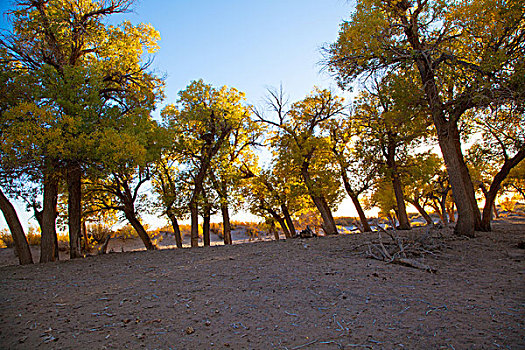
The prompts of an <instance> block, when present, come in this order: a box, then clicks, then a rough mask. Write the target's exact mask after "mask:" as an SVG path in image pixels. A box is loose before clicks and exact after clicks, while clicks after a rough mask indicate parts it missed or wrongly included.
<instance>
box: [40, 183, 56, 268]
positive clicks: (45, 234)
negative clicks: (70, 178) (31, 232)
mask: <svg viewBox="0 0 525 350" xmlns="http://www.w3.org/2000/svg"><path fill="white" fill-rule="evenodd" d="M43 201H44V203H43V208H42V211H40V212H38V213H36V216H37V220H38V223H39V224H40V230H41V241H40V247H41V249H40V262H41V263H46V262H51V261H55V260H56V259H57V255H58V249H57V245H58V243H57V242H58V240H57V232H56V218H57V201H58V178H57V177H56V176H55V175H54V174H45V175H44V198H43Z"/></svg>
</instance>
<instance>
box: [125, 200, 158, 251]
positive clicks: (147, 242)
mask: <svg viewBox="0 0 525 350" xmlns="http://www.w3.org/2000/svg"><path fill="white" fill-rule="evenodd" d="M124 214H125V215H126V219H127V220H128V221H129V223H130V224H131V226H133V228H134V229H135V231H136V232H137V234H138V235H139V237H140V239H141V240H142V242H143V243H144V246H145V247H146V249H147V250H154V249H155V246H154V245H153V243H152V242H151V239H150V238H149V235H148V233H147V232H146V230H145V229H144V226H142V224H141V223H140V221H139V219H137V216H136V215H135V212H134V211H133V210H126V211H125V212H124Z"/></svg>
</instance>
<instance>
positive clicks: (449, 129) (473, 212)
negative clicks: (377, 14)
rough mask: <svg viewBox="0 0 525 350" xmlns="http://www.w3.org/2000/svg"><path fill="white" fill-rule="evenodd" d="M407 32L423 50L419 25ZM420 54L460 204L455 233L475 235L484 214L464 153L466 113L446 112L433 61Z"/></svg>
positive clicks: (420, 66) (420, 65) (422, 73)
mask: <svg viewBox="0 0 525 350" xmlns="http://www.w3.org/2000/svg"><path fill="white" fill-rule="evenodd" d="M405 33H406V34H407V37H408V39H409V41H410V44H411V45H412V47H413V48H414V49H415V50H418V51H422V49H421V43H420V42H419V38H418V36H417V35H418V33H417V30H415V28H412V27H410V28H406V29H405ZM425 56H426V54H425V53H422V52H421V54H420V57H418V58H417V59H416V65H417V68H418V71H419V74H420V76H421V82H422V84H423V88H424V90H425V94H426V99H427V101H428V104H429V107H430V110H431V114H432V119H433V121H434V125H435V127H436V131H437V135H438V141H439V147H440V148H441V153H442V154H443V159H444V161H445V166H446V168H447V172H448V175H449V179H450V185H451V187H452V195H453V197H454V202H455V203H456V206H457V211H458V220H457V224H456V227H455V228H454V232H455V233H456V234H458V235H465V236H470V237H473V236H475V230H476V229H478V228H480V227H481V215H480V211H479V207H478V205H477V201H476V196H475V192H474V186H473V184H472V180H471V178H470V174H469V172H468V168H467V165H466V164H465V160H464V158H463V153H462V152H461V139H460V134H459V129H458V125H457V120H458V119H459V117H460V116H461V114H463V111H461V110H458V111H457V112H456V113H455V114H453V115H449V119H447V118H446V115H445V106H444V105H443V102H442V100H441V96H440V95H439V92H438V88H437V83H436V78H435V75H434V72H433V69H432V66H431V62H430V60H428V59H427V57H425Z"/></svg>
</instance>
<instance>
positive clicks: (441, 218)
mask: <svg viewBox="0 0 525 350" xmlns="http://www.w3.org/2000/svg"><path fill="white" fill-rule="evenodd" d="M436 201H437V200H436V199H434V200H433V201H432V204H431V205H430V206H431V207H432V209H434V212H436V213H437V214H438V215H439V221H441V223H442V224H443V225H446V224H448V221H447V218H446V217H445V216H443V213H442V212H441V208H440V207H439V205H438V204H437V203H436Z"/></svg>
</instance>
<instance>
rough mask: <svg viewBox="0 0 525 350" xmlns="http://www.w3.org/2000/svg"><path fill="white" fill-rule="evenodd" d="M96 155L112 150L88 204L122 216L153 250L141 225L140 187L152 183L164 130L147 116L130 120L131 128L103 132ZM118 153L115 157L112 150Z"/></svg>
mask: <svg viewBox="0 0 525 350" xmlns="http://www.w3.org/2000/svg"><path fill="white" fill-rule="evenodd" d="M106 132H107V133H106V135H105V137H104V138H103V139H102V140H103V141H104V142H103V143H102V144H101V146H100V149H99V150H98V151H99V152H104V151H105V150H108V149H109V150H111V152H112V156H113V158H112V161H111V162H110V161H109V160H108V161H106V163H105V166H106V167H107V168H105V169H103V170H102V171H101V172H100V173H98V174H94V175H93V176H92V177H91V179H90V181H89V183H88V188H87V192H89V195H90V198H91V201H92V202H93V203H94V205H95V206H97V207H98V209H99V210H115V211H120V212H122V213H123V214H124V217H125V218H126V219H127V220H128V221H129V223H130V224H131V226H133V228H134V229H135V231H137V234H138V235H139V237H140V238H141V239H142V241H143V243H144V245H145V247H146V249H148V250H151V249H155V246H154V245H153V243H152V242H151V239H150V238H149V236H148V233H147V232H146V230H145V228H144V227H143V225H142V223H141V222H140V215H139V212H140V211H141V210H139V208H138V207H137V206H139V205H140V203H141V202H145V199H146V198H145V195H144V194H142V193H141V187H142V186H143V185H144V184H145V183H147V182H148V181H150V179H151V167H152V165H153V164H154V163H155V162H156V161H157V160H158V159H159V158H160V154H161V150H162V148H163V147H164V143H163V130H162V129H160V128H159V127H158V126H157V124H156V122H155V121H153V120H152V119H151V118H150V116H149V113H147V111H146V113H144V114H142V116H141V117H140V118H139V117H137V118H135V119H134V120H133V125H131V126H128V128H123V129H122V130H121V131H120V132H119V133H115V132H114V130H113V129H108V130H107V131H106ZM117 149H118V150H121V152H120V153H114V152H113V151H112V150H117Z"/></svg>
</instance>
